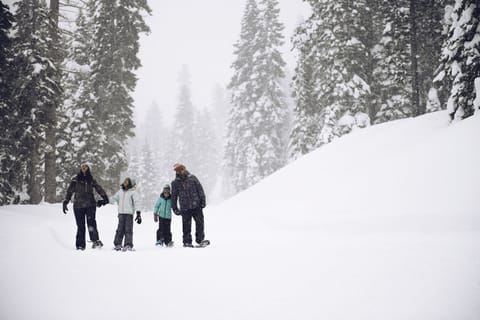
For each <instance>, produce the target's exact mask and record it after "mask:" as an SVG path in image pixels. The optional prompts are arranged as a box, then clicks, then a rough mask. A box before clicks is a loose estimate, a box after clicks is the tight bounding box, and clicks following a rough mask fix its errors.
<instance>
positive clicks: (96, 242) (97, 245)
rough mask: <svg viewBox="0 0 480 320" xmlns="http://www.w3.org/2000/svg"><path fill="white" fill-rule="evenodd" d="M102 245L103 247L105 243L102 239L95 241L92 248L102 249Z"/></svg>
mask: <svg viewBox="0 0 480 320" xmlns="http://www.w3.org/2000/svg"><path fill="white" fill-rule="evenodd" d="M101 247H103V243H102V241H100V240H97V241H94V242H93V244H92V249H96V248H98V249H100V248H101Z"/></svg>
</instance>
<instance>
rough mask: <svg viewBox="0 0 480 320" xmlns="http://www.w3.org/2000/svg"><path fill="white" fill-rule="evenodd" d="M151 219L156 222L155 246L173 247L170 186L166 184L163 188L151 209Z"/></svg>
mask: <svg viewBox="0 0 480 320" xmlns="http://www.w3.org/2000/svg"><path fill="white" fill-rule="evenodd" d="M153 219H154V221H155V222H158V230H157V243H156V244H157V246H163V245H165V246H167V247H171V246H173V241H172V231H171V229H170V228H171V222H172V200H171V195H170V186H169V185H168V184H167V185H166V186H165V187H164V188H163V192H162V193H161V194H160V197H159V198H158V200H157V202H156V203H155V207H154V208H153Z"/></svg>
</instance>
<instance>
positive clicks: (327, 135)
mask: <svg viewBox="0 0 480 320" xmlns="http://www.w3.org/2000/svg"><path fill="white" fill-rule="evenodd" d="M309 3H310V5H311V6H312V10H313V13H312V16H311V17H310V18H309V19H308V20H307V21H306V22H305V23H304V27H303V28H299V29H298V30H299V32H297V37H302V36H304V37H305V41H306V42H307V44H306V48H307V49H308V51H307V52H305V54H306V55H314V57H315V58H311V59H312V60H310V61H316V64H315V67H314V68H315V72H316V73H317V75H318V76H317V77H316V80H315V89H316V92H315V96H316V99H317V104H318V106H321V108H322V109H323V110H321V111H317V112H316V114H317V115H322V114H324V118H323V122H322V124H321V131H320V133H319V136H318V141H317V147H318V146H320V145H322V144H325V143H329V142H330V141H331V140H333V139H334V138H336V137H338V136H340V135H343V134H346V133H348V132H350V131H351V130H353V129H354V128H357V127H364V126H366V125H369V122H370V120H369V116H368V112H369V108H370V106H369V104H370V103H372V102H371V98H370V85H369V84H368V83H367V82H366V79H368V78H369V77H371V76H370V74H371V73H372V70H369V69H368V67H370V68H371V66H372V63H371V61H370V59H371V57H370V50H371V48H370V46H371V43H367V42H366V41H365V39H368V38H369V37H368V34H369V32H370V31H369V30H367V29H366V28H364V27H362V25H361V23H359V21H363V20H365V15H366V14H368V12H369V11H368V10H367V9H368V7H367V2H365V1H358V2H355V1H337V2H332V1H326V0H322V1H313V0H312V1H309ZM302 33H303V34H302Z"/></svg>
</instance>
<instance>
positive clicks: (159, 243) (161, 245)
mask: <svg viewBox="0 0 480 320" xmlns="http://www.w3.org/2000/svg"><path fill="white" fill-rule="evenodd" d="M163 244H164V243H163V240H157V242H156V243H155V245H156V246H160V247H163Z"/></svg>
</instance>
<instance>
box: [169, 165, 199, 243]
mask: <svg viewBox="0 0 480 320" xmlns="http://www.w3.org/2000/svg"><path fill="white" fill-rule="evenodd" d="M173 170H175V172H176V177H175V180H173V181H172V210H173V212H174V213H175V214H176V215H182V227H183V246H184V247H192V235H191V230H192V218H193V220H195V242H196V243H198V244H202V242H203V241H204V240H205V232H204V218H203V211H202V209H203V208H205V205H206V199H205V193H204V192H203V187H202V185H201V184H200V181H198V179H197V177H195V176H194V175H192V174H190V173H189V172H188V171H187V169H186V168H185V166H184V165H183V164H180V163H177V164H175V165H174V166H173ZM177 202H178V203H179V204H180V208H178V204H177Z"/></svg>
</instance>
